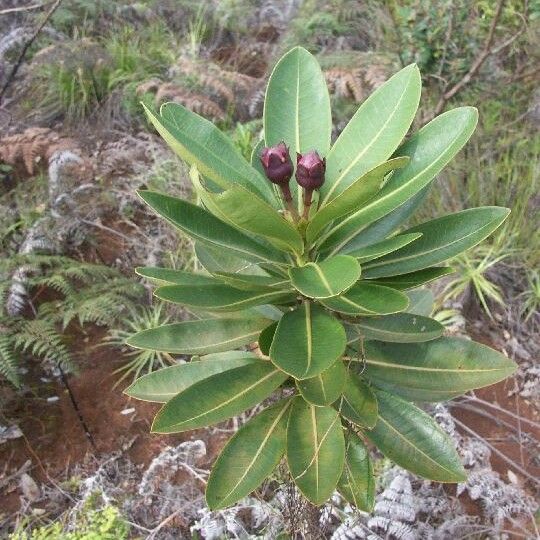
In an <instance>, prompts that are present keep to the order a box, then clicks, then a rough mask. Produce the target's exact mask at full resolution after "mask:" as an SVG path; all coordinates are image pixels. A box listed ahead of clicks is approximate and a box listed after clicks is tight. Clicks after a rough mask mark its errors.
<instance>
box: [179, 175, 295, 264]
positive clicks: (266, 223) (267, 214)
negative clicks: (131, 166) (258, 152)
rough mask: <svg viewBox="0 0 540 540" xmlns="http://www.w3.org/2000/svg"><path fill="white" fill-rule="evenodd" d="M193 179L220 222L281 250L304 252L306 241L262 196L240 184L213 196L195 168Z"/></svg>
mask: <svg viewBox="0 0 540 540" xmlns="http://www.w3.org/2000/svg"><path fill="white" fill-rule="evenodd" d="M190 176H191V179H192V182H193V185H194V187H195V190H196V191H197V194H198V195H199V197H200V198H201V200H202V201H203V203H204V204H205V205H206V206H207V208H208V209H209V210H210V211H211V212H212V213H213V214H214V215H215V216H217V217H218V218H219V219H221V220H222V221H224V222H228V223H230V224H231V225H233V226H234V227H236V228H237V229H240V230H242V231H247V232H248V233H253V234H258V235H260V236H263V237H264V238H265V239H266V240H268V241H269V242H271V243H272V244H274V245H275V246H276V247H278V248H279V249H283V250H286V251H290V252H293V253H298V254H302V253H303V251H304V241H303V240H302V237H301V236H300V233H299V232H298V230H297V229H296V227H294V226H293V225H292V224H291V223H290V222H289V221H287V220H286V219H285V218H284V217H283V216H282V215H281V214H280V213H279V212H278V211H277V210H276V209H275V208H273V207H272V206H271V205H270V204H268V203H267V202H265V201H264V200H262V199H261V198H260V197H258V196H257V195H255V194H253V193H252V192H250V191H249V190H248V189H246V188H244V187H242V186H239V185H236V186H233V187H231V188H229V189H227V190H225V191H224V192H222V193H212V192H210V191H207V190H206V189H205V188H204V187H203V186H202V184H201V183H200V180H199V176H198V173H197V171H196V170H193V169H192V170H191V172H190Z"/></svg>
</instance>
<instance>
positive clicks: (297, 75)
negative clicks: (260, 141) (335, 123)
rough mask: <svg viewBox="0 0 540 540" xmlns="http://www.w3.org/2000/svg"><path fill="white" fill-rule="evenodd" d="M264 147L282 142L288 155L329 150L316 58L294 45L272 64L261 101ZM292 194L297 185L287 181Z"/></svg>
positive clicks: (326, 106) (326, 100)
mask: <svg viewBox="0 0 540 540" xmlns="http://www.w3.org/2000/svg"><path fill="white" fill-rule="evenodd" d="M263 123H264V139H265V143H266V146H274V145H276V144H277V143H279V142H281V141H284V142H285V144H287V146H288V147H289V151H290V153H291V156H293V159H294V156H295V155H296V152H300V153H305V152H308V151H309V150H317V152H319V154H321V155H322V156H325V155H326V154H327V153H328V150H329V149H330V136H331V133H332V117H331V111H330V97H329V95H328V89H327V87H326V81H325V78H324V75H323V73H322V71H321V68H320V66H319V64H318V62H317V60H316V59H315V58H314V57H313V55H312V54H310V53H309V52H308V51H306V50H305V49H303V48H302V47H295V48H294V49H292V50H290V51H289V52H288V53H287V54H285V55H284V56H283V57H282V58H281V59H280V61H279V62H278V63H277V64H276V66H275V68H274V70H273V71H272V74H271V75H270V80H269V81H268V88H267V90H266V97H265V100H264V115H263ZM291 191H292V193H293V196H294V197H295V198H297V199H298V202H299V204H300V199H301V197H297V193H298V191H299V190H298V185H297V184H296V182H294V181H293V182H291Z"/></svg>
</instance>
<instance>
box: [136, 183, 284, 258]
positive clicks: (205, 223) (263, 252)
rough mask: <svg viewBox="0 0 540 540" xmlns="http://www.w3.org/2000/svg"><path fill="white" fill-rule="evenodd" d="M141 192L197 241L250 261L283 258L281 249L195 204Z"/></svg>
mask: <svg viewBox="0 0 540 540" xmlns="http://www.w3.org/2000/svg"><path fill="white" fill-rule="evenodd" d="M138 193H139V196H140V197H141V198H142V199H143V200H144V202H146V204H148V205H149V206H150V207H151V208H153V209H154V210H155V211H156V212H157V213H158V214H159V215H160V216H162V217H164V218H165V219H166V220H167V221H168V222H169V223H171V224H172V225H174V226H175V227H178V228H179V229H180V230H181V231H183V232H185V233H186V234H187V235H189V236H191V237H192V238H194V239H195V240H199V241H201V242H204V243H208V244H211V245H215V246H217V247H225V248H227V249H228V250H230V251H231V252H233V254H235V255H237V256H238V257H241V258H244V259H248V260H257V261H269V262H277V263H283V261H284V259H283V255H282V254H281V253H280V252H279V251H277V250H275V249H274V248H272V247H270V246H264V245H262V244H260V243H258V242H256V241H255V240H253V239H252V238H250V237H249V236H247V235H245V234H243V233H241V232H240V231H238V230H237V229H235V228H234V227H232V226H231V225H228V224H227V223H224V222H223V221H220V220H219V219H218V218H217V217H215V216H214V215H212V214H211V213H210V212H207V211H206V210H204V209H202V208H200V207H198V206H195V205H194V204H191V203H189V202H187V201H183V200H182V199H177V198H176V197H169V196H168V195H163V194H161V193H157V192H155V191H139V192H138Z"/></svg>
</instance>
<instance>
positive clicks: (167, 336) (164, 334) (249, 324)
mask: <svg viewBox="0 0 540 540" xmlns="http://www.w3.org/2000/svg"><path fill="white" fill-rule="evenodd" d="M269 322H270V321H268V319H263V318H249V319H206V320H205V319H203V320H198V321H184V322H180V323H172V324H164V325H163V326H159V327H157V328H150V329H148V330H143V331H142V332H138V333H137V334H135V335H133V336H131V337H130V338H129V339H128V340H127V344H128V345H130V346H131V347H135V348H137V349H149V350H152V351H163V352H169V353H177V354H207V353H212V352H221V351H229V350H231V349H234V348H236V347H240V346H242V345H246V344H247V343H251V342H253V341H257V337H258V335H259V334H260V333H261V330H262V329H263V328H264V327H265V326H267V325H268V324H269Z"/></svg>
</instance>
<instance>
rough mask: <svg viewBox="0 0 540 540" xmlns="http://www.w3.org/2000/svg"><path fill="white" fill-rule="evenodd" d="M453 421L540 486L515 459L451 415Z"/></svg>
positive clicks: (539, 481) (536, 479)
mask: <svg viewBox="0 0 540 540" xmlns="http://www.w3.org/2000/svg"><path fill="white" fill-rule="evenodd" d="M452 419H453V420H454V422H455V423H456V424H457V425H458V426H459V427H460V428H461V429H463V430H464V431H466V432H467V433H468V434H469V435H472V436H473V437H475V438H477V439H479V440H481V441H482V442H483V443H484V444H485V445H486V446H487V447H488V448H489V449H490V450H491V451H492V452H493V453H494V454H497V455H498V456H499V457H500V458H501V459H502V460H504V461H505V462H506V463H508V465H510V466H511V467H512V468H513V469H515V470H516V471H518V472H519V473H520V474H521V475H522V476H524V477H525V478H527V479H528V480H530V481H531V482H532V483H533V484H536V485H537V486H540V480H538V478H536V477H535V476H533V475H532V474H530V473H528V472H527V471H526V470H525V469H524V468H523V467H521V466H520V465H518V464H517V463H516V462H515V461H513V460H512V459H510V458H509V457H508V456H507V455H506V454H504V453H503V452H501V451H500V450H499V449H498V448H496V447H495V446H493V445H492V444H491V443H490V442H489V441H487V440H486V438H485V437H482V436H481V435H480V434H478V433H476V431H474V430H472V429H471V428H470V427H469V426H467V425H466V424H464V423H463V422H461V421H460V420H458V419H457V418H455V417H452Z"/></svg>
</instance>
